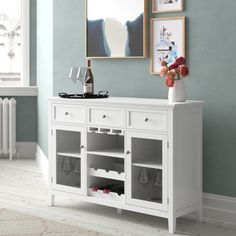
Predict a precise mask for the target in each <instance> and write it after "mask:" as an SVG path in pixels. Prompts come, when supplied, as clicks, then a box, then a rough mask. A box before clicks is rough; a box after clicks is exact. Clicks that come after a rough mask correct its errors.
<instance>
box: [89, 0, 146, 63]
mask: <svg viewBox="0 0 236 236" xmlns="http://www.w3.org/2000/svg"><path fill="white" fill-rule="evenodd" d="M88 1H90V0H86V7H85V15H86V20H85V37H86V38H85V44H86V45H85V55H86V58H87V59H123V58H124V59H126V58H128V59H129V58H132V59H143V58H147V1H148V0H142V1H143V24H142V25H143V35H142V41H143V50H142V55H140V56H96V55H92V56H91V55H89V53H88V44H89V43H88V23H87V22H88V11H89V9H88V5H89V4H88ZM96 1H97V2H99V0H96ZM116 1H117V2H119V0H116ZM125 1H128V0H125ZM131 11H132V9H131Z"/></svg>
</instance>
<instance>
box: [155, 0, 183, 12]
mask: <svg viewBox="0 0 236 236" xmlns="http://www.w3.org/2000/svg"><path fill="white" fill-rule="evenodd" d="M183 8H184V6H183V0H152V11H153V13H161V12H177V11H183Z"/></svg>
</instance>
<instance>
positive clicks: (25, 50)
mask: <svg viewBox="0 0 236 236" xmlns="http://www.w3.org/2000/svg"><path fill="white" fill-rule="evenodd" d="M21 7H22V12H21V22H22V49H21V50H22V53H21V57H22V64H21V86H30V0H21Z"/></svg>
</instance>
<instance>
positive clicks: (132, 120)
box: [127, 110, 168, 132]
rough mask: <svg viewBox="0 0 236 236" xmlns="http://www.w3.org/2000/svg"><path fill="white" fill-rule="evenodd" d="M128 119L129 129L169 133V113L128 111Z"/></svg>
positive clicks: (160, 111) (161, 111)
mask: <svg viewBox="0 0 236 236" xmlns="http://www.w3.org/2000/svg"><path fill="white" fill-rule="evenodd" d="M127 117H128V124H127V127H128V128H131V129H143V130H155V131H161V132H167V124H168V117H167V111H163V110H158V111H157V110H155V111H150V110H128V116H127Z"/></svg>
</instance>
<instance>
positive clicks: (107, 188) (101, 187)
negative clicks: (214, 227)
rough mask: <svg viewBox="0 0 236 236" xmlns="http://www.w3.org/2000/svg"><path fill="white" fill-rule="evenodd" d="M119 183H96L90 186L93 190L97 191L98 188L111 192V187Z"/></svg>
mask: <svg viewBox="0 0 236 236" xmlns="http://www.w3.org/2000/svg"><path fill="white" fill-rule="evenodd" d="M117 185H119V184H114V183H112V184H103V185H99V186H98V185H95V186H92V187H90V189H91V191H92V192H97V191H98V190H103V191H104V193H109V192H111V189H112V188H114V187H115V186H117Z"/></svg>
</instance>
